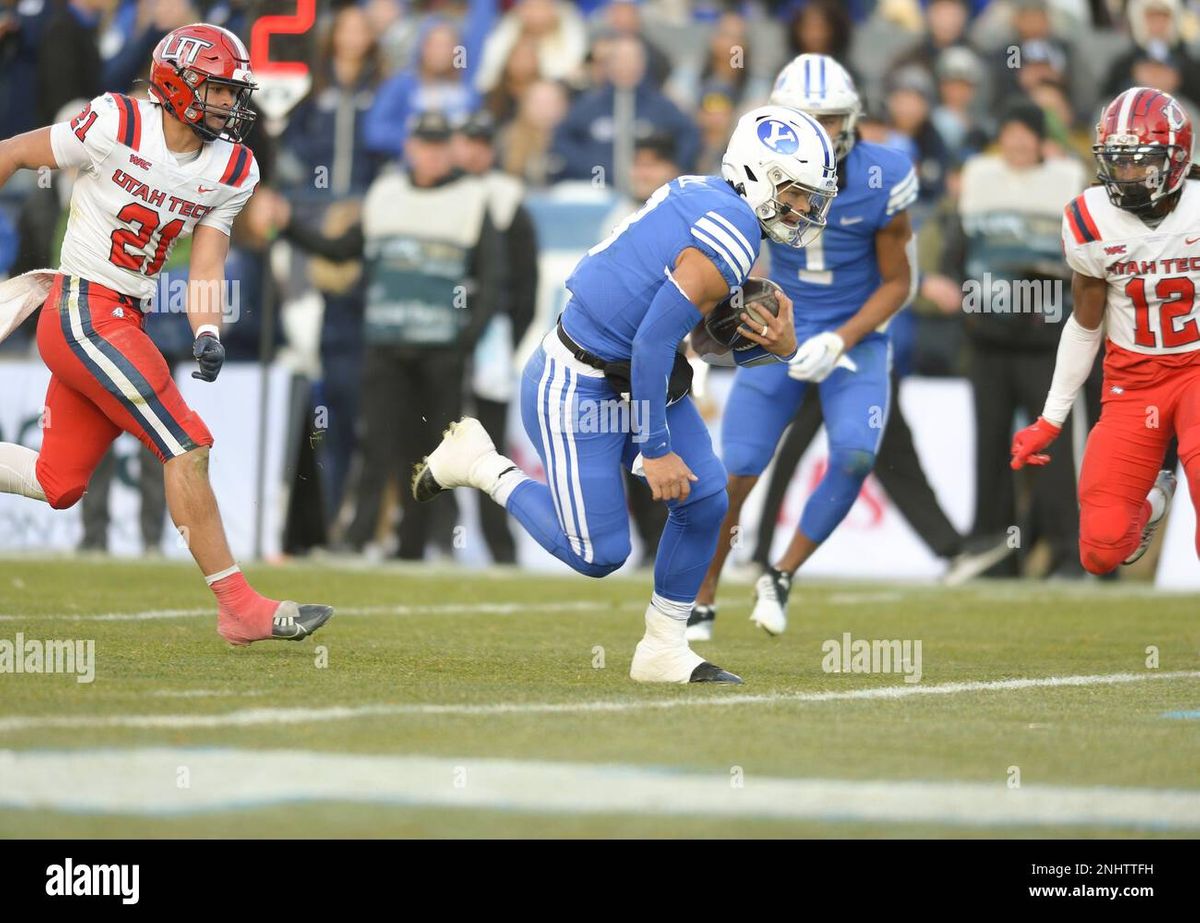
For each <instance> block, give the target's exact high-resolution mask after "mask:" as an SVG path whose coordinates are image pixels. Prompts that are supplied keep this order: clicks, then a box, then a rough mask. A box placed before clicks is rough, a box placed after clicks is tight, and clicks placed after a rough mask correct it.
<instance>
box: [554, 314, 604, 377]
mask: <svg viewBox="0 0 1200 923" xmlns="http://www.w3.org/2000/svg"><path fill="white" fill-rule="evenodd" d="M558 339H559V341H560V342H561V343H562V345H563V346H565V347H567V349H568V351H570V353H571V355H572V356H574V357H575V358H576V359H578V360H579V361H580V362H582V363H583V364H584V365H590V366H591V367H592V368H594V369H599V370H600V371H601V372H603V371H604V369H605V368H606V367H607V366H608V362H606V361H605V360H604V359H601V358H600V357H599V356H597V355H596V354H595V353H590V352H588V351H587V350H586V349H584V348H583V347H582V346H580V345H579V344H578V343H576V342H575V341H574V340H572V339H571V337H570V336H568V335H567V331H566V330H564V329H563V325H562V318H561V317H560V318H559V319H558Z"/></svg>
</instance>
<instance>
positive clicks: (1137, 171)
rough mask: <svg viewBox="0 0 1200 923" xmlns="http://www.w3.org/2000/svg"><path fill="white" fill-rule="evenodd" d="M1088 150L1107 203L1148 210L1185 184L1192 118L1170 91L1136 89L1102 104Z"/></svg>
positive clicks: (1189, 161) (1190, 144)
mask: <svg viewBox="0 0 1200 923" xmlns="http://www.w3.org/2000/svg"><path fill="white" fill-rule="evenodd" d="M1092 153H1093V154H1094V155H1095V157H1096V163H1097V164H1099V166H1100V170H1099V178H1100V182H1102V183H1103V184H1104V187H1105V189H1107V190H1108V199H1109V201H1110V202H1112V204H1113V205H1115V206H1117V208H1123V209H1125V210H1126V211H1131V212H1141V211H1146V210H1148V209H1151V208H1153V207H1154V206H1156V205H1157V204H1158V203H1159V202H1160V201H1162V200H1163V199H1164V198H1166V197H1167V196H1170V195H1172V194H1174V193H1175V192H1178V191H1179V189H1180V187H1182V186H1183V181H1184V179H1185V178H1186V177H1187V174H1188V170H1189V169H1190V168H1191V164H1192V120H1191V119H1190V118H1189V117H1188V114H1187V113H1186V112H1185V111H1184V109H1183V107H1182V106H1181V105H1179V103H1178V102H1176V101H1175V98H1174V97H1172V96H1170V95H1169V94H1167V93H1163V92H1162V91H1161V90H1154V89H1151V88H1150V87H1134V88H1133V89H1131V90H1126V91H1125V92H1124V93H1122V94H1121V95H1120V96H1118V97H1117V98H1116V99H1114V100H1113V101H1112V102H1111V103H1109V104H1108V105H1107V106H1105V108H1104V111H1103V112H1102V113H1101V114H1100V121H1099V123H1097V125H1096V143H1095V144H1094V145H1093V146H1092Z"/></svg>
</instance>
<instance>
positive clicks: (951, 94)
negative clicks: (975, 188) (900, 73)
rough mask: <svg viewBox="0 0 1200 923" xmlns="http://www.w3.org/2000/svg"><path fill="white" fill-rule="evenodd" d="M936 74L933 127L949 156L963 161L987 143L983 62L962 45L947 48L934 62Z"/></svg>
mask: <svg viewBox="0 0 1200 923" xmlns="http://www.w3.org/2000/svg"><path fill="white" fill-rule="evenodd" d="M935 75H936V77H937V86H938V98H939V102H938V105H937V107H936V108H935V109H934V110H933V115H932V120H933V125H934V127H935V128H936V129H937V131H938V134H939V135H940V136H941V138H942V140H943V141H945V142H946V147H947V148H948V149H949V151H950V155H951V157H953V158H954V159H955V160H965V159H966V158H967V157H968V156H970V155H971V154H976V153H978V152H979V151H981V150H982V149H983V148H984V147H985V146H986V145H987V142H988V134H989V133H988V128H987V125H986V124H985V122H984V106H985V104H986V97H984V96H983V95H982V93H981V92H980V90H981V84H982V83H983V62H982V61H980V60H979V58H978V56H977V55H976V54H975V52H973V51H971V49H969V48H967V47H965V46H955V47H952V48H947V49H946V50H945V51H943V52H942V53H941V55H940V56H939V57H938V59H937V66H936V68H935Z"/></svg>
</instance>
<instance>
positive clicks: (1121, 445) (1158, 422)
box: [1079, 343, 1200, 574]
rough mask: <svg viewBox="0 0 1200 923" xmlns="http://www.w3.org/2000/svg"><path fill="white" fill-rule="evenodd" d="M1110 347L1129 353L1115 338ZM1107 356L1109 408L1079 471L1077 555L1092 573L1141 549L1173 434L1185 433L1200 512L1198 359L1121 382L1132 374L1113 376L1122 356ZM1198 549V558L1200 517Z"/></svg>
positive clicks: (1182, 444) (1183, 446) (1182, 443)
mask: <svg viewBox="0 0 1200 923" xmlns="http://www.w3.org/2000/svg"><path fill="white" fill-rule="evenodd" d="M1109 352H1110V354H1112V353H1114V352H1119V353H1124V351H1116V350H1115V348H1114V346H1113V344H1112V343H1109ZM1130 355H1132V354H1129V353H1125V357H1128V356H1130ZM1109 358H1110V359H1115V360H1118V361H1117V362H1111V363H1110V362H1109V361H1106V364H1105V372H1106V374H1105V382H1104V398H1103V410H1102V411H1101V414H1100V421H1099V422H1098V423H1097V424H1096V426H1095V428H1094V429H1093V430H1092V432H1091V435H1090V436H1088V441H1087V449H1086V450H1085V451H1084V454H1083V468H1082V470H1081V471H1080V474H1079V557H1080V560H1081V561H1082V562H1083V566H1084V567H1085V568H1086V569H1087V570H1088V571H1090V572H1091V573H1093V574H1104V573H1107V572H1108V571H1110V570H1112V569H1113V568H1115V567H1116V566H1117V565H1119V564H1120V563H1121V562H1122V561H1123V560H1124V559H1125V558H1126V557H1128V556H1129V555H1130V554H1131V553H1132V552H1133V550H1134V549H1135V548H1137V546H1138V543H1139V542H1140V541H1141V534H1142V529H1143V528H1145V525H1146V519H1147V513H1146V509H1145V503H1146V494H1148V493H1149V492H1150V488H1151V487H1153V486H1154V479H1155V477H1157V475H1158V472H1159V471H1160V470H1161V468H1162V462H1163V455H1164V454H1165V453H1166V451H1167V446H1168V444H1169V443H1170V441H1171V437H1172V436H1173V435H1174V436H1177V437H1178V438H1179V460H1180V461H1181V462H1182V463H1183V469H1184V472H1185V473H1186V474H1187V482H1188V489H1189V491H1190V492H1191V496H1192V505H1193V506H1195V507H1196V509H1197V511H1198V512H1200V364H1196V363H1191V364H1186V365H1178V366H1177V367H1173V368H1169V369H1166V368H1164V372H1169V373H1168V374H1163V375H1162V376H1161V377H1158V378H1157V380H1154V381H1152V382H1149V383H1145V384H1142V383H1140V382H1138V383H1137V384H1136V385H1135V384H1125V385H1122V384H1116V383H1115V382H1117V381H1125V382H1128V381H1129V380H1130V379H1129V377H1127V376H1125V375H1114V376H1110V374H1109V369H1110V368H1111V367H1112V366H1113V365H1119V360H1120V359H1121V358H1122V357H1121V356H1120V355H1110V357H1109ZM1161 364H1163V365H1166V363H1161ZM1196 554H1197V556H1198V557H1200V516H1198V525H1197V534H1196Z"/></svg>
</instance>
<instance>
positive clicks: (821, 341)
mask: <svg viewBox="0 0 1200 923" xmlns="http://www.w3.org/2000/svg"><path fill="white" fill-rule="evenodd" d="M845 349H846V343H845V341H843V340H842V338H841V337H840V336H838V335H837V334H836V333H834V332H833V331H826V332H825V333H818V334H817V335H816V336H812V337H809V338H808V339H807V340H805V341H804V342H803V343H801V344H800V349H799V350H797V352H796V355H795V357H793V359H792V360H791V361H790V362H789V363H788V377H789V378H796V379H799V380H800V381H824V380H825V379H826V378H828V377H829V376H830V375H832V374H833V370H834V369H835V368H837V367H838V366H841V367H842V368H847V369H850V371H852V372H857V371H858V366H857V365H856V364H855V362H854V360H853V359H851V358H850V357H849V356H845V355H843V353H844V352H845Z"/></svg>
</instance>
